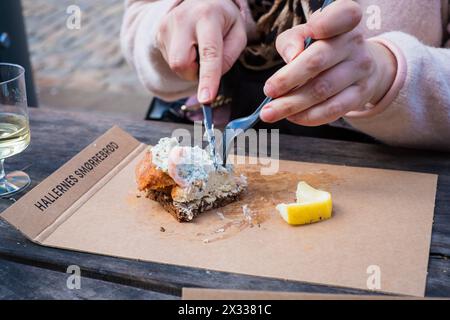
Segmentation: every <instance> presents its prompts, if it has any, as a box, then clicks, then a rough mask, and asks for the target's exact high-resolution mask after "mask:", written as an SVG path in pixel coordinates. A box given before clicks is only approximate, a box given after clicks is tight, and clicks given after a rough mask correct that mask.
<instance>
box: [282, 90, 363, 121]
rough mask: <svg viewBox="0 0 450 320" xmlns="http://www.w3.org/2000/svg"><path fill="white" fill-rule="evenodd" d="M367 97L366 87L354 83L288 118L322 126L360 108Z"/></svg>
mask: <svg viewBox="0 0 450 320" xmlns="http://www.w3.org/2000/svg"><path fill="white" fill-rule="evenodd" d="M367 99H368V97H367V93H366V88H365V87H364V86H360V85H354V86H351V87H348V88H347V89H345V90H344V91H342V92H341V93H339V94H338V95H336V96H334V97H333V98H331V99H329V100H327V101H325V102H324V103H322V104H319V105H317V106H314V107H312V108H309V109H307V110H305V111H302V112H300V113H298V114H296V115H293V116H291V117H288V120H289V121H291V122H293V123H296V124H300V125H303V126H320V125H323V124H327V123H330V122H333V121H336V120H338V119H339V118H341V117H342V116H344V115H345V114H347V113H348V112H350V111H353V110H358V109H359V108H360V107H361V106H362V105H364V104H365V102H366V101H367Z"/></svg>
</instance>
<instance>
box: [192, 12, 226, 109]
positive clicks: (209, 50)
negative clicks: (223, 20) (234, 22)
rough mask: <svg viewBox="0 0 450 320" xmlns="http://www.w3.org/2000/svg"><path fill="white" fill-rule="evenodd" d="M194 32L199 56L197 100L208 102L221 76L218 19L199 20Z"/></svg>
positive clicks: (220, 41)
mask: <svg viewBox="0 0 450 320" xmlns="http://www.w3.org/2000/svg"><path fill="white" fill-rule="evenodd" d="M196 34H197V42H198V52H199V58H200V74H199V85H198V101H199V102H200V103H209V102H211V101H212V100H213V99H214V97H215V96H216V95H217V91H218V88H219V83H220V77H221V76H222V60H223V34H222V27H221V26H220V24H219V22H218V21H210V20H200V21H199V22H198V23H197V27H196Z"/></svg>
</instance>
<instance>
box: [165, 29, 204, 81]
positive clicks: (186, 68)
mask: <svg viewBox="0 0 450 320" xmlns="http://www.w3.org/2000/svg"><path fill="white" fill-rule="evenodd" d="M180 30H182V29H181V28H176V29H174V30H173V32H172V36H171V41H170V44H169V45H168V50H167V63H168V64H169V67H170V69H171V70H173V71H174V72H175V73H176V74H178V75H179V76H180V77H181V78H183V79H186V80H191V81H193V80H196V79H197V77H198V63H197V61H196V58H197V52H196V50H195V40H194V38H193V37H189V36H186V34H192V33H189V32H187V33H186V32H181V31H180Z"/></svg>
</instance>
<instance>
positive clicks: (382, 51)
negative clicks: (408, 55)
mask: <svg viewBox="0 0 450 320" xmlns="http://www.w3.org/2000/svg"><path fill="white" fill-rule="evenodd" d="M368 45H369V47H370V50H371V51H372V54H373V56H374V59H375V63H376V71H375V74H376V78H377V79H376V84H377V87H376V89H375V92H374V95H373V96H372V98H371V99H370V103H371V104H372V105H377V104H378V103H379V102H380V101H381V100H382V99H383V98H384V96H385V95H386V94H387V93H388V92H389V90H390V89H391V87H392V85H393V84H394V80H395V77H396V75H397V59H396V57H395V55H394V54H393V53H392V52H391V50H390V49H388V48H387V47H386V46H384V45H382V44H381V43H378V42H374V41H368Z"/></svg>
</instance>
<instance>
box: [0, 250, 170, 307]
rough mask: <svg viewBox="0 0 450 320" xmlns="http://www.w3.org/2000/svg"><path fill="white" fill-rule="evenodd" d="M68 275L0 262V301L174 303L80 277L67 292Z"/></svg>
mask: <svg viewBox="0 0 450 320" xmlns="http://www.w3.org/2000/svg"><path fill="white" fill-rule="evenodd" d="M68 277H69V274H67V273H61V272H57V271H52V270H48V269H42V268H38V267H33V266H29V265H23V264H18V263H15V262H11V261H6V260H1V259H0V279H2V280H1V282H0V297H2V299H4V300H10V299H14V300H22V299H27V300H34V299H65V300H69V299H70V300H80V299H96V300H103V299H152V300H161V299H165V300H166V299H175V298H176V297H175V296H171V295H166V294H161V293H157V292H152V291H148V290H144V289H140V288H134V287H130V286H125V285H120V284H117V283H112V282H107V281H102V280H96V279H90V278H87V277H84V276H83V271H81V280H80V288H79V289H69V288H68V287H67V279H68Z"/></svg>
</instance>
